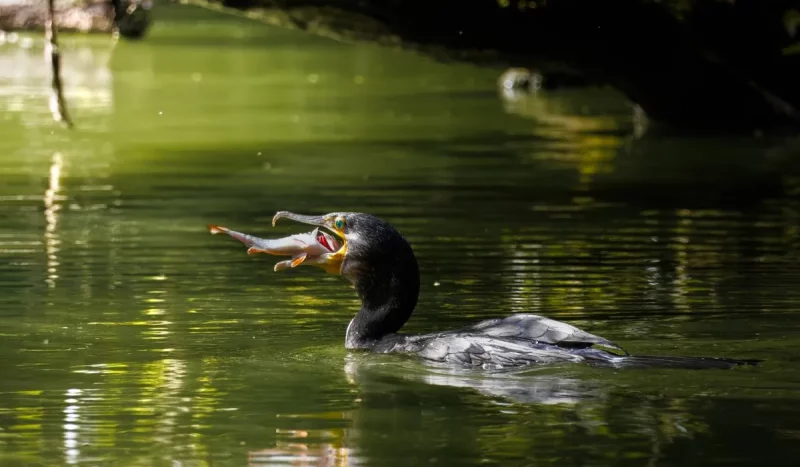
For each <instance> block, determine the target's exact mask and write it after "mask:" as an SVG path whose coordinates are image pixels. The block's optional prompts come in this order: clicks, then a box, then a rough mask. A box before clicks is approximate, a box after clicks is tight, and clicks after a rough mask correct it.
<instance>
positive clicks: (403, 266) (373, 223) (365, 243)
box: [272, 211, 419, 348]
mask: <svg viewBox="0 0 800 467" xmlns="http://www.w3.org/2000/svg"><path fill="white" fill-rule="evenodd" d="M281 218H286V219H291V220H293V221H296V222H302V223H304V224H310V225H314V226H318V227H323V228H326V229H328V230H330V231H331V232H332V233H333V234H334V235H336V236H337V237H339V238H340V239H341V240H342V242H341V243H342V245H341V247H340V248H339V249H338V250H337V251H335V252H333V253H330V254H327V255H325V257H324V258H320V259H319V260H317V261H314V262H313V263H312V262H309V263H308V264H315V265H317V266H320V267H322V268H323V269H325V270H326V271H327V272H329V273H332V274H339V275H341V276H343V277H345V278H346V279H348V280H349V281H350V282H351V283H353V285H354V286H355V288H356V291H357V292H358V296H359V298H360V299H361V303H362V307H361V311H360V312H359V313H358V315H357V316H356V317H355V318H354V319H353V321H352V322H351V323H350V326H349V327H348V330H347V342H346V345H347V347H348V348H357V347H369V346H371V345H372V343H374V341H376V340H377V339H379V338H380V337H382V336H385V335H387V334H391V333H395V332H397V331H398V330H400V328H401V327H402V326H403V324H405V322H406V321H407V320H408V318H409V317H410V316H411V313H412V312H413V311H414V307H415V306H416V304H417V298H418V296H419V268H418V266H417V260H416V258H415V256H414V252H413V251H412V249H411V245H409V243H408V241H406V239H405V238H403V236H402V235H401V234H400V232H398V231H397V230H396V229H395V228H394V227H392V226H391V225H390V224H388V223H386V222H384V221H382V220H381V219H378V218H377V217H375V216H373V215H370V214H364V213H359V212H334V213H330V214H325V215H322V216H306V215H301V214H294V213H291V212H286V211H281V212H278V213H277V214H275V217H273V219H272V223H273V225H274V224H275V222H276V221H277V220H278V219H281Z"/></svg>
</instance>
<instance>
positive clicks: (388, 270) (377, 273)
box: [212, 211, 758, 369]
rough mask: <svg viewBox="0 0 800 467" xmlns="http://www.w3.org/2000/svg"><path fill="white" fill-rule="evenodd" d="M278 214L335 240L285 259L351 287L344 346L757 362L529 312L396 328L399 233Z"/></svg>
mask: <svg viewBox="0 0 800 467" xmlns="http://www.w3.org/2000/svg"><path fill="white" fill-rule="evenodd" d="M281 218H286V219H291V220H293V221H296V222H301V223H304V224H309V225H313V226H316V227H322V228H325V229H328V230H330V231H331V232H332V233H333V234H335V235H336V236H337V237H338V238H339V239H341V242H340V243H339V242H333V243H334V244H335V245H334V246H333V247H330V246H329V245H330V244H331V243H332V242H331V241H330V238H328V239H327V240H326V239H325V238H324V237H323V238H320V241H321V242H322V243H323V244H324V245H326V246H328V248H329V249H328V251H327V252H326V253H323V254H321V255H316V256H315V257H314V258H309V257H308V256H307V255H306V254H305V253H302V256H299V257H298V258H299V259H298V260H295V261H293V262H292V267H295V266H299V265H301V264H310V265H314V266H318V267H322V268H323V269H324V270H326V271H327V272H329V273H332V274H338V275H341V276H343V277H344V278H346V279H348V280H349V281H350V282H351V283H352V284H353V285H354V287H355V289H356V292H357V293H358V297H359V298H360V299H361V309H360V310H359V311H358V313H357V314H356V316H355V317H354V318H353V319H352V320H351V321H350V324H349V325H348V326H347V333H346V336H345V347H347V348H348V349H362V350H367V351H371V352H376V353H399V354H411V355H415V356H418V357H420V358H422V359H423V360H426V361H430V362H437V363H441V364H448V365H458V366H467V367H478V368H486V369H496V368H513V367H521V366H527V365H535V364H546V363H559V362H585V363H589V364H593V365H601V366H612V367H637V366H639V367H642V366H643V367H673V368H695V369H702V368H732V367H735V366H738V365H744V364H755V363H757V362H758V361H757V360H737V359H727V358H706V357H666V356H636V355H630V354H629V353H628V352H627V351H625V350H624V349H622V348H621V347H620V346H618V345H617V344H615V343H613V342H611V341H609V340H608V339H605V338H602V337H599V336H596V335H594V334H590V333H588V332H586V331H583V330H581V329H578V328H576V327H575V326H572V325H569V324H566V323H562V322H560V321H555V320H552V319H549V318H545V317H542V316H538V315H533V314H515V315H512V316H510V317H507V318H499V319H490V320H486V321H481V322H479V323H476V324H474V325H471V326H467V327H464V328H461V329H457V330H453V331H444V332H436V333H432V334H421V335H408V334H400V333H399V331H400V329H401V328H402V327H403V325H404V324H405V323H406V321H408V319H409V318H410V317H411V313H412V312H413V311H414V308H415V307H416V305H417V298H418V296H419V288H420V282H419V268H418V265H417V259H416V257H415V256H414V252H413V251H412V249H411V246H410V245H409V243H408V241H406V239H405V238H403V236H402V235H401V234H400V232H398V231H397V230H396V229H395V228H394V227H392V226H391V225H390V224H388V223H387V222H384V221H382V220H381V219H378V218H377V217H375V216H373V215H370V214H364V213H356V212H335V213H330V214H326V215H322V216H306V215H300V214H294V213H291V212H286V211H281V212H278V213H277V214H275V217H274V218H273V220H272V223H273V225H275V222H276V221H277V220H278V219H281ZM223 229H224V228H223ZM218 231H220V228H219V227H213V228H212V232H218ZM223 231H227V229H224V230H223ZM234 233H235V234H236V235H238V237H236V238H238V239H240V240H242V241H244V242H245V243H247V244H248V246H251V245H252V241H251V240H247V239H243V238H241V237H243V236H242V235H241V234H239V233H237V232H234ZM244 237H248V238H249V239H255V237H249V236H244ZM252 250H253V248H251V250H250V251H251V252H252ZM261 251H265V252H267V253H273V254H286V253H276V252H273V251H266V250H261ZM276 270H277V268H276ZM612 350H613V351H612Z"/></svg>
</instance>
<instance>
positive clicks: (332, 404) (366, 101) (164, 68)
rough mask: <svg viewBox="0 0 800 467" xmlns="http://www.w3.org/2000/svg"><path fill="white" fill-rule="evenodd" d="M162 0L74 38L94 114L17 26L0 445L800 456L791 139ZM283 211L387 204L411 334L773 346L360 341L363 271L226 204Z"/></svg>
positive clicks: (799, 217)
mask: <svg viewBox="0 0 800 467" xmlns="http://www.w3.org/2000/svg"><path fill="white" fill-rule="evenodd" d="M158 15H159V22H158V23H157V24H156V26H155V27H154V28H153V30H152V34H151V35H150V36H149V37H148V38H147V40H145V41H143V42H133V43H131V42H120V43H117V44H113V43H112V42H111V41H110V39H106V38H104V37H91V38H85V37H76V36H66V37H64V44H63V45H64V49H65V53H64V62H65V67H66V70H65V77H64V78H65V82H66V83H67V98H68V102H69V104H70V106H71V111H72V115H73V118H74V120H75V121H76V124H77V129H76V131H73V132H68V131H66V130H63V129H61V128H60V127H58V126H57V125H55V124H54V123H53V122H52V118H51V116H50V114H49V111H48V108H47V92H48V89H47V83H48V75H47V68H46V67H45V66H44V63H43V60H42V59H41V42H40V40H39V39H38V38H34V39H33V40H32V42H25V43H24V44H23V43H22V42H19V41H18V42H16V43H14V44H11V43H8V42H7V43H5V44H3V45H0V109H2V112H1V113H0V291H1V292H0V337H1V338H0V375H2V378H0V463H2V464H3V465H61V464H74V463H80V464H87V465H109V464H113V465H177V464H174V463H173V462H180V463H181V465H244V464H248V463H249V464H251V465H274V464H281V463H287V464H288V463H290V462H296V463H297V464H295V465H377V466H392V465H398V466H407V465H428V464H430V465H458V466H464V465H504V466H507V465H631V466H641V465H676V466H677V465H681V466H685V465H726V466H729V465H795V463H796V459H797V458H798V455H800V442H799V439H798V438H800V403H799V402H800V373H798V363H800V357H798V355H800V317H799V316H800V315H798V312H800V288H798V284H800V266H798V259H800V255H799V254H798V253H799V252H800V170H799V169H800V167H798V163H797V157H798V155H800V151H798V143H797V142H796V141H795V142H792V141H785V140H779V139H776V138H766V137H762V138H744V137H742V138H732V137H729V138H724V137H679V136H674V135H666V134H660V135H659V134H657V133H655V132H650V133H647V134H645V136H644V137H641V138H637V137H634V118H633V112H632V110H631V109H630V107H629V106H628V105H627V104H626V103H625V102H624V101H623V100H622V99H621V98H620V97H619V96H617V95H615V94H613V93H611V92H609V91H608V90H603V89H588V90H564V91H558V92H551V93H547V94H543V95H539V96H536V97H532V98H527V99H523V100H519V101H513V102H509V101H504V100H503V99H501V98H500V96H498V94H497V93H496V92H495V78H496V72H495V71H492V70H482V69H477V68H474V67H471V66H468V65H456V64H443V63H436V62H433V61H431V60H429V59H426V58H422V57H418V56H415V55H412V54H407V53H401V52H395V51H388V50H386V49H380V48H375V47H371V46H365V45H358V46H353V45H346V44H338V43H334V42H331V41H328V40H324V39H318V38H312V37H308V36H305V35H302V34H299V33H296V32H287V31H282V30H278V29H274V28H269V27H265V26H262V25H259V24H256V23H250V22H246V21H243V20H239V19H235V18H227V17H217V16H214V15H212V14H209V13H206V12H203V11H201V10H195V9H188V8H182V9H179V8H178V7H166V6H165V7H161V8H160V9H159V10H158ZM180 15H182V18H180V19H179V16H180ZM284 209H287V210H292V211H295V212H301V213H324V212H329V211H338V210H351V211H367V212H371V213H373V214H376V215H378V216H380V217H383V218H385V219H387V220H389V221H391V222H392V223H393V224H394V225H395V226H397V228H398V229H400V230H401V231H402V232H403V233H404V234H405V235H406V236H407V238H408V239H409V240H410V242H411V243H412V245H413V247H414V250H415V252H416V253H417V256H418V259H419V261H420V264H421V275H422V284H423V285H422V293H421V297H420V302H419V305H418V308H417V311H416V312H415V314H414V316H413V318H412V319H411V321H410V322H409V323H408V325H407V327H406V329H407V331H408V332H424V331H429V330H436V329H448V328H453V327H456V326H462V325H466V324H469V323H472V322H474V321H476V320H479V319H485V318H493V317H500V316H505V315H508V314H510V313H517V312H532V313H541V314H546V315H548V316H551V317H553V318H556V319H561V320H565V321H569V322H571V323H573V324H576V325H578V326H581V327H584V328H585V329H587V330H589V331H590V332H594V333H597V334H600V335H603V336H605V337H607V338H610V339H612V340H614V341H616V342H618V343H620V344H621V345H623V346H624V347H626V348H627V349H628V350H630V351H632V352H635V353H648V354H676V355H709V356H731V357H745V358H763V359H765V360H766V363H765V364H764V365H763V366H761V367H759V368H746V369H737V370H735V371H708V372H692V371H652V370H647V371H644V370H641V371H640V370H636V371H632V370H631V371H610V370H601V369H591V368H586V367H583V366H578V365H567V366H561V367H555V368H545V369H534V370H530V371H526V372H523V373H515V374H503V375H492V376H489V375H481V374H476V373H470V372H468V373H463V372H456V371H444V370H441V369H429V368H426V367H424V366H422V365H420V364H418V363H416V362H413V361H407V360H402V359H398V358H394V357H389V356H359V355H348V354H347V353H346V352H345V350H344V349H343V339H344V333H345V329H346V327H347V323H348V321H349V319H350V318H351V316H352V315H353V313H354V311H355V310H356V309H357V308H358V302H357V300H356V297H355V295H354V293H353V291H352V289H351V288H350V286H349V285H348V284H346V283H345V282H344V281H343V280H341V279H340V278H337V277H332V276H325V275H324V274H323V273H322V272H321V271H317V270H312V269H311V268H301V269H299V270H291V271H285V272H283V273H280V274H276V273H273V272H272V264H273V263H274V262H275V259H274V258H269V257H266V256H247V255H245V252H244V249H243V248H242V247H241V245H238V244H236V243H235V242H232V241H230V239H227V238H221V237H212V236H210V235H208V234H207V231H206V230H205V225H206V224H208V223H219V224H223V225H227V226H230V227H232V228H236V229H237V230H242V231H247V232H251V233H254V234H258V235H262V236H279V235H285V234H288V233H293V232H297V231H301V230H302V229H300V228H299V227H297V226H294V225H292V224H291V223H288V222H287V223H285V224H282V225H279V226H278V227H276V228H272V227H271V226H270V219H271V217H272V215H273V214H274V213H275V211H278V210H284ZM325 462H327V463H325ZM304 463H305V464H304Z"/></svg>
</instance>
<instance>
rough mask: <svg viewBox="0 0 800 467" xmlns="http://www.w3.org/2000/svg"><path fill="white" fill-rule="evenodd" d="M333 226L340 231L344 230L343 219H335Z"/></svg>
mask: <svg viewBox="0 0 800 467" xmlns="http://www.w3.org/2000/svg"><path fill="white" fill-rule="evenodd" d="M333 225H334V226H335V227H336V228H337V229H339V230H342V229H343V228H344V217H337V218H336V220H335V221H333Z"/></svg>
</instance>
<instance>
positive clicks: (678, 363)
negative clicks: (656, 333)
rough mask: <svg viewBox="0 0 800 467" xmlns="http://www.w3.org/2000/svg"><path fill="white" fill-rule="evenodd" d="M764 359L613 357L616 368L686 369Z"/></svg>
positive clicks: (725, 367)
mask: <svg viewBox="0 0 800 467" xmlns="http://www.w3.org/2000/svg"><path fill="white" fill-rule="evenodd" d="M762 361H763V360H740V359H735V358H714V357H668V356H657V355H627V356H621V357H617V358H614V359H612V360H611V361H610V362H609V363H610V364H611V366H613V367H615V368H681V369H686V370H711V369H721V370H728V369H731V368H734V367H737V366H756V365H758V364H759V363H761V362H762Z"/></svg>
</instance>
